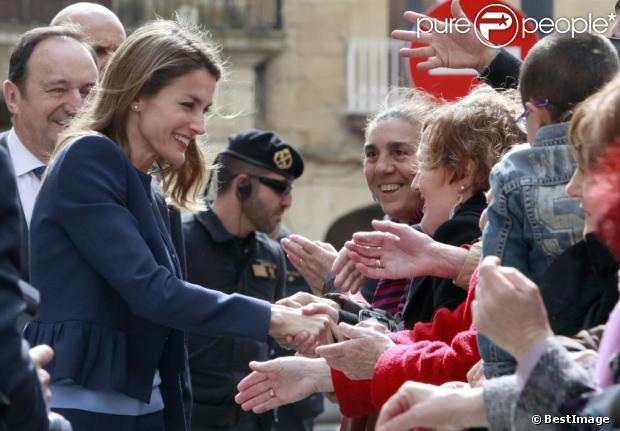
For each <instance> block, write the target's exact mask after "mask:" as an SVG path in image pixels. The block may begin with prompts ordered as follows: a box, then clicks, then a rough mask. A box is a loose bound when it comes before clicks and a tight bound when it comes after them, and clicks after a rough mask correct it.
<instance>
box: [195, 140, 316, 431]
mask: <svg viewBox="0 0 620 431" xmlns="http://www.w3.org/2000/svg"><path fill="white" fill-rule="evenodd" d="M216 161H217V165H218V168H217V181H216V190H215V192H216V193H215V199H214V200H213V201H212V202H209V203H208V209H207V211H204V212H200V213H197V214H192V215H191V216H189V217H187V218H186V219H184V222H183V232H184V236H185V240H186V248H185V249H186V255H187V270H188V280H189V281H190V282H192V283H196V284H198V285H202V286H209V288H211V289H218V290H220V291H222V292H225V293H241V294H244V295H250V296H254V297H256V298H260V299H264V300H267V301H270V302H275V301H276V300H278V299H280V298H282V297H283V296H284V289H285V285H286V264H285V257H284V253H283V251H282V249H281V248H280V245H279V244H278V243H276V242H275V241H272V240H271V239H269V238H268V237H267V235H266V234H264V233H263V232H272V231H274V229H275V228H276V227H277V226H278V224H279V223H280V221H281V219H282V216H283V214H284V212H285V211H286V210H287V209H288V208H289V207H290V206H291V201H292V196H291V188H292V182H293V180H295V179H296V178H298V177H299V176H300V175H301V174H302V172H303V168H304V164H303V160H302V158H301V156H300V155H299V153H298V152H297V151H296V150H295V149H294V148H293V147H291V146H290V145H288V144H287V143H285V142H283V141H282V139H281V138H280V137H279V136H278V135H277V134H275V133H273V132H268V131H261V130H247V131H242V132H240V133H237V134H234V135H231V136H230V137H229V141H228V146H227V147H226V148H225V149H224V150H223V151H222V152H221V153H220V154H218V156H217V159H216ZM247 324H248V325H252V322H251V321H249V322H247ZM273 344H274V343H272V342H271V341H269V342H268V341H267V340H265V341H264V342H257V341H253V340H246V339H225V338H220V337H217V336H213V337H202V336H197V335H190V336H189V344H188V347H189V354H190V358H189V364H190V372H191V380H192V389H193V393H194V405H193V412H192V429H194V430H207V431H221V430H239V431H241V430H242V431H267V430H270V429H271V427H272V424H273V414H272V413H271V412H269V413H265V414H261V415H257V414H254V413H252V412H243V411H242V410H241V408H240V406H239V405H237V404H236V403H235V401H234V396H235V394H236V393H237V388H236V387H237V384H238V383H239V381H240V380H241V379H242V378H243V377H245V376H246V375H247V374H249V373H250V369H249V366H248V363H249V362H250V361H264V360H267V359H269V358H270V357H271V355H272V349H273Z"/></svg>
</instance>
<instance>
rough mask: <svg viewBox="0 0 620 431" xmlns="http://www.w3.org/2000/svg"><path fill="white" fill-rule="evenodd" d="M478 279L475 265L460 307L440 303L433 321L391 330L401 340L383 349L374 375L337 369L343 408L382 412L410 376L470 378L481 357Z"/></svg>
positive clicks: (431, 380)
mask: <svg viewBox="0 0 620 431" xmlns="http://www.w3.org/2000/svg"><path fill="white" fill-rule="evenodd" d="M477 282H478V273H477V271H476V272H475V273H474V275H473V276H472V279H471V282H470V289H469V293H468V295H467V299H466V300H465V302H463V303H462V304H461V305H459V306H458V307H457V308H456V309H455V310H453V311H450V310H448V309H447V308H441V309H439V310H437V312H436V313H435V315H434V316H433V321H432V322H428V323H416V325H415V326H414V327H413V329H411V330H405V331H400V332H396V333H393V334H390V338H391V339H392V340H393V341H394V342H395V343H396V344H397V345H396V346H393V347H390V348H389V349H387V350H386V351H385V352H383V354H382V355H381V357H380V358H379V361H378V362H377V364H376V365H375V371H374V374H373V376H372V379H371V380H349V379H348V378H347V377H346V376H345V375H344V374H343V373H341V372H340V371H337V370H334V369H332V381H333V383H334V390H335V392H336V397H337V398H338V403H339V404H340V411H341V412H342V414H343V415H345V416H348V417H356V416H363V415H367V414H370V413H372V412H378V411H379V410H380V409H381V406H382V405H383V404H384V403H385V402H386V401H387V400H388V398H390V397H391V396H392V395H394V394H395V393H396V391H397V390H398V388H400V386H401V385H402V384H403V383H404V382H406V381H408V380H413V381H416V382H422V383H431V384H436V385H440V384H442V383H446V382H451V381H467V372H468V371H469V369H470V368H471V367H472V366H473V365H474V364H475V363H476V362H478V361H479V360H480V354H479V353H478V344H477V342H476V330H475V328H474V326H473V322H472V316H471V302H472V301H473V300H474V297H475V286H476V284H477Z"/></svg>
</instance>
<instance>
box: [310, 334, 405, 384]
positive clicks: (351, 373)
mask: <svg viewBox="0 0 620 431" xmlns="http://www.w3.org/2000/svg"><path fill="white" fill-rule="evenodd" d="M339 327H340V331H341V334H342V335H343V336H344V337H347V338H349V339H348V340H346V341H342V342H340V343H335V344H330V345H327V346H320V347H317V349H316V353H317V354H318V355H319V356H321V357H322V358H324V359H325V360H326V361H327V363H328V364H329V366H330V367H331V368H335V369H336V370H339V371H342V372H343V373H344V374H345V375H346V376H347V377H348V378H349V379H351V380H368V379H370V378H372V375H373V373H374V370H375V365H376V364H377V362H378V361H379V358H380V357H381V355H382V354H383V352H385V351H386V350H387V349H389V348H390V347H392V346H394V345H395V344H394V342H393V341H392V339H391V338H390V337H388V336H387V334H386V333H384V332H380V331H376V330H374V329H372V328H369V327H365V326H363V325H362V326H351V325H347V324H346V323H341V324H340V325H339Z"/></svg>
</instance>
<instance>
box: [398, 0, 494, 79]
mask: <svg viewBox="0 0 620 431" xmlns="http://www.w3.org/2000/svg"><path fill="white" fill-rule="evenodd" d="M451 10H452V16H453V17H454V18H456V19H466V20H468V21H469V18H467V16H466V15H465V13H464V12H463V9H462V7H461V3H460V1H459V0H452V4H451ZM404 17H405V19H406V20H407V21H409V22H411V23H412V24H413V30H394V31H393V32H392V38H394V39H398V40H404V41H407V42H412V43H420V44H424V45H426V46H423V47H419V48H402V49H401V50H400V54H401V55H402V56H403V57H411V58H427V60H426V61H423V62H421V63H419V64H418V65H417V68H418V69H421V70H431V69H435V68H438V67H449V68H453V69H458V68H472V69H476V70H477V71H478V72H482V71H483V70H484V69H485V68H486V67H487V66H488V65H489V64H490V63H491V61H493V58H495V56H496V55H497V49H496V48H491V47H489V46H486V45H485V44H483V43H482V42H480V40H479V39H478V37H477V36H476V32H475V31H474V30H473V29H474V24H473V23H471V21H470V25H471V27H470V28H471V30H470V31H467V32H458V31H451V32H450V31H446V29H445V23H443V22H441V21H439V20H437V19H433V18H429V17H428V16H426V15H423V14H421V13H417V12H412V11H407V12H405V14H404ZM425 21H426V22H428V21H433V29H432V30H431V29H428V28H427V24H425ZM418 28H419V29H420V31H417V30H418Z"/></svg>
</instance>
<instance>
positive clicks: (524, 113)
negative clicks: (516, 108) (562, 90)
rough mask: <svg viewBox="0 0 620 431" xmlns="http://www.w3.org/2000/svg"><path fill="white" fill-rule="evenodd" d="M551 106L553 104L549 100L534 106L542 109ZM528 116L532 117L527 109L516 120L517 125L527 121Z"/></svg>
mask: <svg viewBox="0 0 620 431" xmlns="http://www.w3.org/2000/svg"><path fill="white" fill-rule="evenodd" d="M550 104H551V102H550V101H549V99H545V100H543V101H542V102H536V103H534V106H536V107H538V108H540V107H543V106H547V105H550ZM528 115H530V111H528V109H527V108H526V109H525V111H523V112H522V113H521V115H519V116H518V117H517V118H515V123H520V122H521V121H523V120H525V119H526V118H527V116H528Z"/></svg>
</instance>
